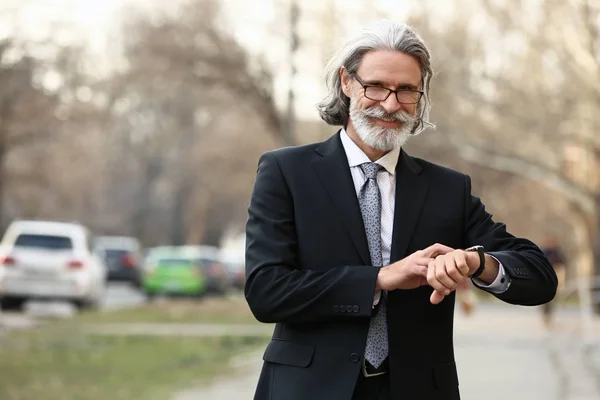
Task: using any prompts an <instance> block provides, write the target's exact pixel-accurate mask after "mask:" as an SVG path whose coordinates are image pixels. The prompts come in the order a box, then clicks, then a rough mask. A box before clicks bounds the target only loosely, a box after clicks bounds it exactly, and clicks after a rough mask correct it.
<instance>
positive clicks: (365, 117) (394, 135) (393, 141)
mask: <svg viewBox="0 0 600 400" xmlns="http://www.w3.org/2000/svg"><path fill="white" fill-rule="evenodd" d="M370 118H386V119H388V120H396V121H401V122H403V124H402V126H400V127H399V128H385V127H383V126H379V125H375V124H373V123H372V122H371V120H370ZM350 119H351V120H352V125H353V126H354V129H355V130H356V133H357V134H358V136H359V137H360V138H361V140H362V141H363V142H365V143H366V144H367V145H369V146H371V147H373V148H374V149H377V150H381V151H390V150H393V149H395V148H398V147H402V146H404V144H405V143H406V142H407V141H408V139H410V137H411V136H412V134H411V131H412V130H413V128H414V126H415V125H416V123H417V119H416V118H415V117H413V116H412V115H410V114H408V113H407V112H405V111H397V112H395V113H394V114H388V113H386V112H385V111H384V110H382V109H380V108H367V109H366V110H359V109H358V107H357V106H356V102H355V101H354V98H351V99H350Z"/></svg>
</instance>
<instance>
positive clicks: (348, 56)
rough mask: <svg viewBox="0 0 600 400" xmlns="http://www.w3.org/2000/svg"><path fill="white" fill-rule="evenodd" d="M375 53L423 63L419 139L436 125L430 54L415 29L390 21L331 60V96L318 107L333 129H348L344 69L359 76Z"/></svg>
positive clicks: (327, 71)
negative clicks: (431, 114)
mask: <svg viewBox="0 0 600 400" xmlns="http://www.w3.org/2000/svg"><path fill="white" fill-rule="evenodd" d="M375 50H388V51H399V52H402V53H405V54H408V55H411V56H413V57H415V58H416V59H417V60H418V61H419V65H420V66H421V79H422V83H423V91H424V92H425V93H424V94H423V96H422V98H421V101H420V102H419V104H418V105H417V123H416V124H415V127H414V128H413V130H412V132H411V133H412V134H414V135H416V134H419V133H420V132H422V131H423V130H425V129H426V127H427V126H430V127H433V126H434V125H433V124H432V123H430V122H429V110H430V109H431V101H430V98H429V84H430V82H431V77H432V75H433V71H432V69H431V61H430V54H429V50H428V49H427V47H426V46H425V43H424V42H423V39H421V37H420V36H419V35H418V34H417V32H415V30H414V29H413V28H411V27H410V26H408V25H406V24H398V23H395V22H392V21H387V20H382V21H379V22H377V23H375V24H373V25H370V26H367V27H366V28H365V29H364V30H363V31H362V32H361V33H360V34H358V35H357V36H355V37H354V38H352V39H351V40H350V41H348V42H347V43H346V45H344V46H343V47H342V48H341V49H340V50H338V51H337V52H336V53H335V54H334V56H333V57H332V58H331V60H330V61H329V63H328V64H327V67H326V68H325V80H326V83H327V88H328V90H329V94H328V95H327V96H326V97H325V99H323V101H321V102H320V103H319V104H318V105H317V110H318V111H319V115H320V116H321V119H323V120H324V121H325V122H327V123H328V124H329V125H344V126H345V125H346V123H347V122H348V118H349V115H350V98H348V97H347V96H346V95H345V94H344V92H343V90H342V81H341V77H340V68H342V67H346V70H347V72H348V74H353V73H355V72H356V71H357V70H358V68H359V67H360V64H361V62H362V59H363V57H364V55H365V54H367V53H368V52H370V51H375Z"/></svg>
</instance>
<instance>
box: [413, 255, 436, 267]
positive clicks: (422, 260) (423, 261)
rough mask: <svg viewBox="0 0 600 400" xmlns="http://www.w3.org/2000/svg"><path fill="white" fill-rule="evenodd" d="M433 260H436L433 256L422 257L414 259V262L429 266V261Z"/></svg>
mask: <svg viewBox="0 0 600 400" xmlns="http://www.w3.org/2000/svg"><path fill="white" fill-rule="evenodd" d="M433 260H434V258H431V257H420V258H417V259H416V260H414V263H415V264H417V265H424V266H425V267H428V266H429V263H430V262H431V261H433Z"/></svg>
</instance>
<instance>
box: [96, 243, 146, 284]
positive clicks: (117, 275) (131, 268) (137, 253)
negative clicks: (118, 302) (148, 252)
mask: <svg viewBox="0 0 600 400" xmlns="http://www.w3.org/2000/svg"><path fill="white" fill-rule="evenodd" d="M95 248H96V251H97V252H98V253H99V254H101V255H102V257H103V259H104V263H105V264H106V268H107V269H108V280H109V281H122V282H129V283H131V284H132V285H134V286H135V287H140V286H141V284H142V261H143V255H142V251H143V250H142V246H141V244H140V242H139V240H138V239H136V238H134V237H129V236H99V237H97V238H96V240H95Z"/></svg>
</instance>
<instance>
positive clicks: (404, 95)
mask: <svg viewBox="0 0 600 400" xmlns="http://www.w3.org/2000/svg"><path fill="white" fill-rule="evenodd" d="M397 97H398V103H402V104H415V103H418V102H419V100H420V99H421V93H420V92H415V91H412V90H403V91H400V92H398V93H397Z"/></svg>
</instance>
